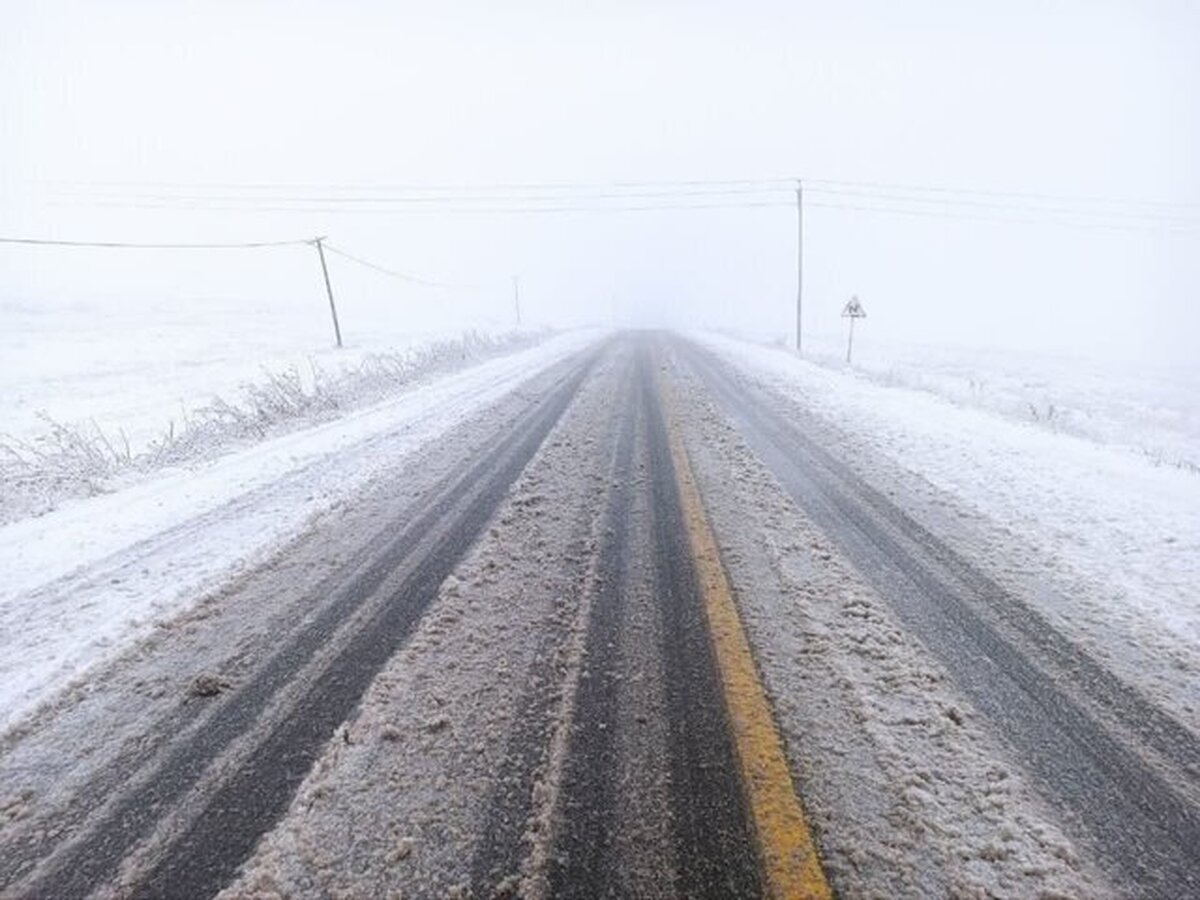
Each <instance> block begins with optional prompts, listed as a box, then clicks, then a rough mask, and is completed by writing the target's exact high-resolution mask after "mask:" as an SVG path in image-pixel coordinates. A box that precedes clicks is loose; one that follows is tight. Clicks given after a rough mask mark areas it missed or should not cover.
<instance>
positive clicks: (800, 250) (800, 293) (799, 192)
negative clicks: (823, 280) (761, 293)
mask: <svg viewBox="0 0 1200 900" xmlns="http://www.w3.org/2000/svg"><path fill="white" fill-rule="evenodd" d="M803 303H804V184H803V183H802V182H801V181H800V179H799V178H797V179H796V352H797V353H799V352H800V333H801V323H800V310H801V307H802V306H803Z"/></svg>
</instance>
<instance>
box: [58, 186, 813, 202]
mask: <svg viewBox="0 0 1200 900" xmlns="http://www.w3.org/2000/svg"><path fill="white" fill-rule="evenodd" d="M785 190H787V191H790V190H791V188H790V187H785V186H778V187H731V188H703V189H695V188H681V189H674V190H660V191H620V192H604V193H573V194H568V195H563V196H558V195H554V194H531V193H524V194H476V195H470V194H449V195H447V194H441V193H439V194H435V195H434V196H424V197H422V196H414V195H415V194H417V193H421V192H420V191H416V190H414V191H412V192H408V193H406V194H404V195H396V196H391V197H388V196H376V197H366V196H341V197H330V196H319V195H318V196H314V195H290V196H289V195H277V196H245V195H241V196H239V195H235V194H108V193H92V194H85V195H82V196H87V197H92V198H97V199H108V200H138V201H154V202H167V203H170V202H176V201H179V202H183V203H197V202H199V203H208V202H214V203H259V202H269V203H351V204H360V203H362V204H380V203H414V204H417V203H427V204H428V203H497V202H535V203H542V202H552V201H562V200H637V199H655V198H663V199H672V198H676V197H714V196H731V195H733V196H740V195H747V194H777V193H780V192H781V191H785ZM425 193H430V192H429V191H425Z"/></svg>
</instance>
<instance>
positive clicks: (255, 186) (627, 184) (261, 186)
mask: <svg viewBox="0 0 1200 900" xmlns="http://www.w3.org/2000/svg"><path fill="white" fill-rule="evenodd" d="M794 182H795V178H735V179H724V180H722V179H704V178H700V179H683V180H646V181H543V182H528V181H527V182H520V181H510V182H474V183H462V184H445V183H443V184H421V183H417V182H407V183H394V184H363V183H357V184H346V183H342V184H337V183H316V184H303V183H296V182H291V183H289V182H257V183H256V182H224V183H219V182H207V183H206V182H171V181H143V182H137V181H97V182H47V183H46V186H49V187H55V186H58V185H76V186H84V187H134V188H137V187H140V188H185V189H190V190H254V191H258V190H304V191H307V190H320V191H358V192H363V191H400V192H404V191H438V192H461V191H506V190H534V191H565V190H582V189H597V190H600V189H623V188H667V187H720V186H726V187H733V186H751V185H760V186H765V185H790V184H793V183H794Z"/></svg>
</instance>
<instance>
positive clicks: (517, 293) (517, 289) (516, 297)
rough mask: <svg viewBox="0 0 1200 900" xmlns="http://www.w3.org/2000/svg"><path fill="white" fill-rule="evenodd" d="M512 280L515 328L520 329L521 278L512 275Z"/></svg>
mask: <svg viewBox="0 0 1200 900" xmlns="http://www.w3.org/2000/svg"><path fill="white" fill-rule="evenodd" d="M512 280H513V306H514V307H516V310H517V327H518V328H520V327H521V276H520V275H514V276H513V277H512Z"/></svg>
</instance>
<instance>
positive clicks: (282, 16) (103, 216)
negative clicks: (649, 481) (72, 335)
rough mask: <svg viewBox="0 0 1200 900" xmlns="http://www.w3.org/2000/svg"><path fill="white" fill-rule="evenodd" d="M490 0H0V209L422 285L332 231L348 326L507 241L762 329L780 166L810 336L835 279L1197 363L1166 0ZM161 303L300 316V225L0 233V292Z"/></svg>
mask: <svg viewBox="0 0 1200 900" xmlns="http://www.w3.org/2000/svg"><path fill="white" fill-rule="evenodd" d="M496 6H497V5H495V4H488V3H482V2H480V3H454V4H437V5H431V4H417V3H383V2H379V3H371V2H354V3H338V4H331V3H310V2H288V3H274V2H253V3H247V2H239V3H235V2H207V3H185V2H178V3H175V2H171V3H168V2H138V0H107V2H105V3H103V4H99V3H94V2H91V3H89V2H80V3H64V2H21V0H16V2H12V0H10V2H6V3H5V5H4V11H5V22H4V28H3V31H2V32H0V162H2V165H0V237H27V238H47V239H58V240H85V241H87V240H94V241H130V242H183V243H187V242H238V241H260V240H262V241H275V240H292V239H305V238H311V237H313V236H316V235H327V236H328V238H329V241H330V242H331V243H332V244H333V245H335V246H337V247H339V248H343V249H344V250H346V251H348V252H349V253H351V254H354V255H357V256H360V257H361V258H362V259H365V260H368V261H370V262H373V263H376V264H378V265H381V266H384V267H387V268H390V269H393V270H396V271H398V272H401V273H406V274H410V275H413V276H417V277H419V278H420V279H423V280H425V281H429V282H435V283H436V284H420V283H416V282H411V281H404V280H401V279H398V278H394V277H391V276H388V275H385V274H383V273H380V272H377V271H374V270H371V269H368V268H366V267H364V266H361V265H358V264H356V263H354V262H353V261H351V260H348V259H345V258H342V257H336V256H331V257H330V259H329V263H330V271H331V276H332V278H333V282H334V288H335V291H336V292H337V296H338V301H339V306H340V307H343V310H342V312H343V328H344V330H345V331H346V335H347V342H348V343H353V342H354V340H355V337H356V334H358V335H361V334H363V333H364V332H366V331H369V330H371V329H375V328H380V327H383V325H384V323H386V325H387V327H388V329H389V330H391V331H395V330H397V329H398V328H399V329H405V330H406V329H409V328H411V330H412V331H414V332H418V331H425V330H438V329H446V328H453V327H460V326H466V325H470V326H484V327H491V328H497V327H505V326H507V325H510V324H512V323H513V321H514V312H513V307H512V281H511V277H512V275H514V274H519V275H520V278H521V303H522V307H523V312H524V315H525V321H526V323H527V324H529V323H534V324H546V325H552V326H569V325H577V324H588V323H591V324H599V325H605V326H607V325H636V326H658V325H663V326H673V327H696V326H703V327H711V328H721V329H732V330H735V331H738V332H740V333H742V334H746V335H750V336H755V337H760V338H768V339H775V338H779V339H787V340H789V341H790V340H791V336H792V328H793V322H794V303H795V290H796V258H795V257H796V212H795V207H794V192H793V184H792V180H793V179H796V178H802V179H804V180H805V184H806V187H807V188H808V190H806V201H808V203H809V204H810V205H809V207H808V208H806V212H805V268H804V289H805V325H806V329H807V330H808V332H811V333H812V334H813V335H815V336H820V335H835V334H837V335H840V334H842V333H843V327H844V325H843V322H842V320H841V319H840V318H839V313H840V310H841V307H842V305H843V304H844V303H845V302H846V300H847V299H849V297H850V295H851V294H857V295H858V296H859V297H860V298H861V300H862V303H863V305H864V306H865V308H866V310H867V312H868V316H869V318H868V319H867V320H866V322H865V323H863V324H862V326H861V327H860V330H859V331H858V336H861V338H862V339H863V340H876V341H905V342H928V343H937V344H945V345H953V346H964V347H992V348H1001V349H1004V348H1020V349H1028V350H1036V351H1050V352H1056V353H1069V354H1078V355H1083V356H1090V357H1098V358H1116V359H1125V360H1130V359H1133V360H1143V361H1161V362H1169V363H1186V364H1190V365H1195V355H1194V348H1195V345H1196V337H1197V334H1198V333H1200V310H1198V308H1197V303H1196V300H1197V297H1198V294H1200V175H1198V174H1197V167H1196V164H1195V160H1196V159H1197V158H1200V104H1197V103H1196V95H1197V87H1198V86H1200V62H1198V61H1197V54H1196V53H1195V50H1196V47H1197V46H1200V7H1197V6H1196V5H1195V4H1192V3H1187V2H1125V3H1119V2H1105V0H1086V2H1060V3H1055V4H1046V3H1042V2H1020V0H1018V2H1006V3H988V4H984V3H949V2H945V3H942V2H911V3H904V4H895V3H889V2H852V3H841V4H827V3H795V2H787V3H784V2H781V3H765V2H749V3H737V4H733V3H705V2H699V3H695V2H690V3H682V2H678V3H677V2H659V3H652V4H646V3H620V2H616V3H611V2H610V3H603V4H601V3H511V4H504V9H498V8H496ZM913 186H917V187H920V188H937V189H939V190H936V191H932V192H931V191H925V190H920V191H914V190H912V187H913ZM941 189H949V190H941ZM822 191H824V192H826V193H822ZM678 206H692V207H697V208H691V209H678V208H664V207H678ZM630 207H639V208H630ZM643 207H653V208H649V209H647V208H643ZM181 308H188V309H201V310H211V311H212V315H213V317H214V318H219V319H221V320H222V321H224V320H228V321H229V323H230V327H256V328H263V329H270V328H272V322H273V321H275V318H276V317H293V316H294V317H297V318H298V319H303V320H304V321H305V322H309V321H311V327H312V337H311V339H312V340H313V341H314V342H321V343H327V342H328V338H329V335H328V331H329V325H328V319H327V309H326V300H325V295H324V285H323V283H322V281H321V274H320V268H319V264H318V262H317V260H316V257H315V253H314V251H313V249H312V248H311V247H309V246H306V245H300V246H289V247H278V248H262V249H255V250H220V251H217V250H213V251H200V250H187V251H183V250H180V251H167V250H153V251H151V250H132V249H129V250H101V249H80V248H66V247H32V246H23V245H0V314H2V315H3V317H4V319H7V320H9V321H10V322H11V321H13V320H14V317H16V318H19V317H26V318H28V317H30V316H38V315H41V314H43V313H44V312H45V311H47V310H72V309H73V310H75V311H76V312H81V313H86V314H87V315H91V316H103V317H112V321H114V322H119V321H120V320H121V317H122V316H126V317H135V318H137V319H139V320H144V319H146V317H150V318H151V319H152V318H153V317H154V316H155V315H158V314H160V313H161V314H164V315H168V314H170V313H171V311H173V310H178V309H181ZM247 311H249V312H253V313H254V316H252V317H249V318H246V319H244V320H243V319H242V318H241V314H242V313H243V312H247ZM247 323H250V324H249V325H247ZM858 336H856V339H858Z"/></svg>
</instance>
